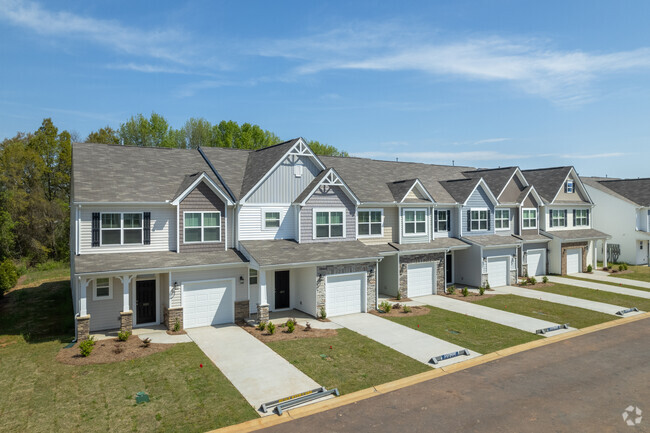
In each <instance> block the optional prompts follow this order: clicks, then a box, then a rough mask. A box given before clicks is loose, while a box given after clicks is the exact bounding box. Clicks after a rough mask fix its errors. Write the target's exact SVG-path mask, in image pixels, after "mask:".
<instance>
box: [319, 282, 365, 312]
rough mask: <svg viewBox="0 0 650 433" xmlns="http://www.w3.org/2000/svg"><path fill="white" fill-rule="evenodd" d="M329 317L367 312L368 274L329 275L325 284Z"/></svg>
mask: <svg viewBox="0 0 650 433" xmlns="http://www.w3.org/2000/svg"><path fill="white" fill-rule="evenodd" d="M325 310H326V312H327V316H328V317H330V316H341V315H343V314H352V313H361V312H363V311H365V310H366V273H365V272H358V273H354V274H342V275H328V276H327V280H326V283H325Z"/></svg>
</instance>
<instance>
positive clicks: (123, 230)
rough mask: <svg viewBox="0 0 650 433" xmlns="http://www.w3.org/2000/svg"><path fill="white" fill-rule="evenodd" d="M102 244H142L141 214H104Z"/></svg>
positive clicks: (102, 218)
mask: <svg viewBox="0 0 650 433" xmlns="http://www.w3.org/2000/svg"><path fill="white" fill-rule="evenodd" d="M101 244H102V245H122V244H142V214H141V213H103V214H102V217H101Z"/></svg>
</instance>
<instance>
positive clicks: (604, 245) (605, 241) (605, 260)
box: [603, 239, 609, 267]
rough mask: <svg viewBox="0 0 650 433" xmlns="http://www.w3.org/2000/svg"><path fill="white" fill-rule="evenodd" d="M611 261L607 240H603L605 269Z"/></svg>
mask: <svg viewBox="0 0 650 433" xmlns="http://www.w3.org/2000/svg"><path fill="white" fill-rule="evenodd" d="M608 263H609V260H607V239H603V267H607V264H608Z"/></svg>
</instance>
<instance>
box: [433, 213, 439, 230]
mask: <svg viewBox="0 0 650 433" xmlns="http://www.w3.org/2000/svg"><path fill="white" fill-rule="evenodd" d="M433 231H434V232H437V231H438V211H437V210H434V211H433Z"/></svg>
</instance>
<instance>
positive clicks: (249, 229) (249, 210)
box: [239, 205, 296, 241]
mask: <svg viewBox="0 0 650 433" xmlns="http://www.w3.org/2000/svg"><path fill="white" fill-rule="evenodd" d="M266 212H279V213H280V225H279V227H268V226H267V227H266V228H264V221H265V213H266ZM295 233H296V218H295V212H294V209H293V208H290V207H289V206H273V208H270V207H268V206H266V207H264V206H246V205H244V206H242V208H241V209H240V210H239V240H242V241H245V240H254V239H260V240H262V239H295Z"/></svg>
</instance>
